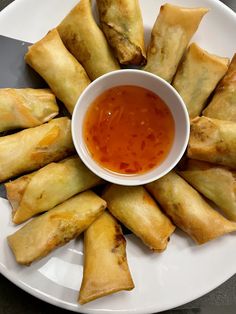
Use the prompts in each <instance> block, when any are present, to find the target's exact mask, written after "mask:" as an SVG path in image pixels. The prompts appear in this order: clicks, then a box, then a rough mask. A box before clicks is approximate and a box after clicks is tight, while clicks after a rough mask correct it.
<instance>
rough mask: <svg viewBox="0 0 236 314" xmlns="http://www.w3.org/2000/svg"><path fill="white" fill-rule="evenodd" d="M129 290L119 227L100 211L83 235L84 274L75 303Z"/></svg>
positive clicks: (83, 302)
mask: <svg viewBox="0 0 236 314" xmlns="http://www.w3.org/2000/svg"><path fill="white" fill-rule="evenodd" d="M133 288H134V283H133V280H132V277H131V274H130V271H129V266H128V262H127V258H126V241H125V238H124V236H123V233H122V230H121V227H120V225H119V224H118V223H117V221H116V220H115V218H113V217H112V216H111V215H110V214H109V213H108V212H104V213H103V214H102V215H101V216H100V217H99V218H98V219H97V220H95V222H93V223H92V224H91V225H90V226H89V227H88V229H87V230H86V231H85V233H84V272H83V281H82V284H81V288H80V293H79V303H80V304H85V303H87V302H90V301H92V300H95V299H97V298H100V297H103V296H106V295H108V294H111V293H114V292H117V291H121V290H131V289H133Z"/></svg>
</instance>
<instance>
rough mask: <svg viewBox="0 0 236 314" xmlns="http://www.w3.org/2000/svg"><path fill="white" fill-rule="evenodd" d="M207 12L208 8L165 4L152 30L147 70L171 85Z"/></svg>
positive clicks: (145, 68)
mask: <svg viewBox="0 0 236 314" xmlns="http://www.w3.org/2000/svg"><path fill="white" fill-rule="evenodd" d="M207 12H208V9H206V8H191V9H190V8H182V7H179V6H175V5H172V4H168V3H167V4H164V5H162V6H161V9H160V13H159V15H158V17H157V19H156V22H155V24H154V26H153V29H152V33H151V41H150V44H149V47H148V51H147V65H146V66H145V67H144V70H145V71H148V72H151V73H153V74H156V75H158V76H160V77H162V78H163V79H164V80H166V81H167V82H169V83H170V82H171V81H172V79H173V77H174V75H175V72H176V70H177V66H178V64H179V62H180V60H181V58H182V56H183V54H184V52H185V50H186V48H187V46H188V44H189V41H190V39H191V38H192V36H193V34H194V33H195V32H196V30H197V28H198V26H199V24H200V22H201V20H202V18H203V16H204V15H205V14H206V13H207Z"/></svg>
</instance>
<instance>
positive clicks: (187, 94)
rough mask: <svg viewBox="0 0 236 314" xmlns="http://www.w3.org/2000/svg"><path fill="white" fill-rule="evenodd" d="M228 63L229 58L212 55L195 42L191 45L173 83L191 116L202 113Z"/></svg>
mask: <svg viewBox="0 0 236 314" xmlns="http://www.w3.org/2000/svg"><path fill="white" fill-rule="evenodd" d="M228 64H229V59H228V58H222V57H218V56H215V55H212V54H210V53H208V52H207V51H205V50H203V49H202V48H200V47H199V46H198V45H197V44H195V43H192V44H191V45H190V46H189V48H188V51H187V53H186V55H185V57H184V59H183V61H182V63H181V64H180V67H179V68H178V71H177V73H176V75H175V78H174V81H173V83H172V85H173V87H174V88H175V89H176V90H177V92H178V93H179V94H180V96H181V97H182V98H183V100H184V102H185V104H186V106H187V109H188V113H189V116H190V118H194V117H196V116H198V115H200V113H201V111H202V109H203V108H204V106H205V104H206V101H207V99H208V97H209V96H210V94H211V93H212V92H213V90H214V89H215V87H216V85H217V83H218V82H219V81H220V80H221V78H222V77H223V76H224V75H225V73H226V71H227V69H228Z"/></svg>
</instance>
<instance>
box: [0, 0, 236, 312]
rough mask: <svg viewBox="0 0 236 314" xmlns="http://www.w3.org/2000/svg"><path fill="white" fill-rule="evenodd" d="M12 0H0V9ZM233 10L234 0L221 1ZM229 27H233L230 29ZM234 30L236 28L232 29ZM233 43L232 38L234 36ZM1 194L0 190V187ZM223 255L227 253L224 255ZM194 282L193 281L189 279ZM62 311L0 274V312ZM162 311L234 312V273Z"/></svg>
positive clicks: (235, 301)
mask: <svg viewBox="0 0 236 314" xmlns="http://www.w3.org/2000/svg"><path fill="white" fill-rule="evenodd" d="M11 2H12V0H0V11H1V10H2V9H3V8H4V7H6V6H7V5H8V4H9V3H11ZM222 2H224V3H225V4H226V5H228V6H229V7H231V8H232V9H233V10H234V11H236V0H224V1H222ZM232 31H233V30H232ZM234 31H236V30H234ZM235 43H236V40H235ZM0 194H1V191H0ZM226 258H227V257H226ZM193 284H194V283H193ZM13 313H17V314H31V313H34V314H49V313H50V314H54V313H57V314H65V313H68V311H66V310H62V309H60V308H57V307H54V306H52V305H50V304H47V303H45V302H43V301H41V300H38V299H37V298H35V297H32V296H31V295H29V294H27V293H26V292H24V291H23V290H21V289H19V288H18V287H16V286H15V285H14V284H12V283H11V282H10V281H8V280H7V279H6V278H4V277H3V276H2V275H1V274H0V314H13ZM163 313H165V314H172V313H173V314H195V313H196V314H197V313H201V314H235V313H236V275H234V276H233V277H231V278H230V279H229V280H228V281H226V282H225V283H224V284H222V285H221V286H219V287H218V288H217V289H215V290H214V291H212V292H210V293H208V294H207V295H205V296H203V297H201V298H199V299H196V300H194V301H193V302H190V303H187V304H185V305H182V306H180V307H179V308H177V309H173V310H169V311H166V312H163Z"/></svg>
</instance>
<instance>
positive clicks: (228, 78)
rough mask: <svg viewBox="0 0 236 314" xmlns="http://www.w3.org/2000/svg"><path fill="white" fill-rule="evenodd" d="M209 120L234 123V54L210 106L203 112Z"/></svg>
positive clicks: (235, 111) (235, 59)
mask: <svg viewBox="0 0 236 314" xmlns="http://www.w3.org/2000/svg"><path fill="white" fill-rule="evenodd" d="M203 115H204V116H206V117H209V118H214V119H220V120H229V121H234V122H236V54H235V55H234V57H233V59H232V60H231V63H230V65H229V69H228V71H227V73H226V75H225V76H224V78H223V79H222V80H221V82H220V84H219V85H218V86H217V88H216V90H215V92H214V95H213V98H212V100H211V102H210V104H209V105H208V106H207V107H206V108H205V109H204V110H203Z"/></svg>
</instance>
